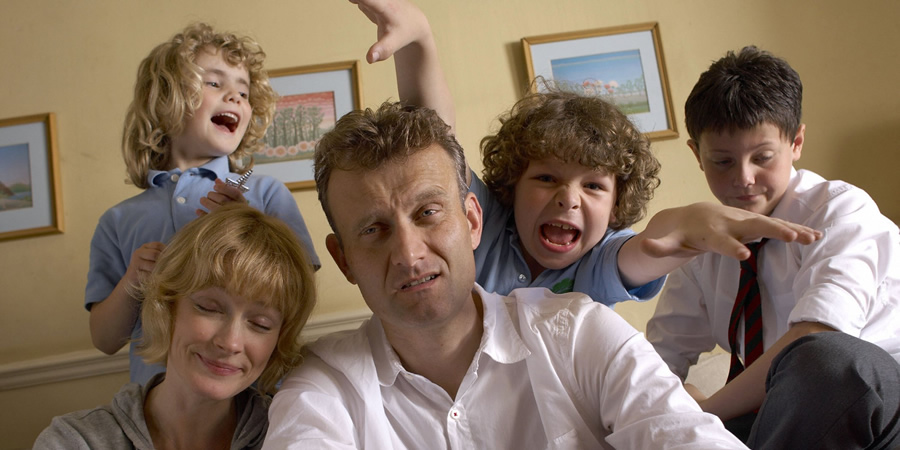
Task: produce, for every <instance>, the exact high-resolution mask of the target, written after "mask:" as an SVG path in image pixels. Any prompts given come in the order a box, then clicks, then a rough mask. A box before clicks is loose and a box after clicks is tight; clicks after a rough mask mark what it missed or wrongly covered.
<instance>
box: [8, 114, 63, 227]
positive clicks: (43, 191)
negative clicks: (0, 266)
mask: <svg viewBox="0 0 900 450" xmlns="http://www.w3.org/2000/svg"><path fill="white" fill-rule="evenodd" d="M59 173H60V168H59V154H58V151H57V146H56V116H55V115H54V114H53V113H46V114H35V115H31V116H24V117H15V118H10V119H2V120H0V241H3V240H9V239H18V238H24V237H32V236H40V235H46V234H56V233H62V232H63V230H64V227H63V204H62V193H61V187H60V186H61V185H60V176H59Z"/></svg>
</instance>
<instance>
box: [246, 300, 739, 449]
mask: <svg viewBox="0 0 900 450" xmlns="http://www.w3.org/2000/svg"><path fill="white" fill-rule="evenodd" d="M474 292H475V293H476V294H477V295H478V296H480V298H481V301H483V304H484V335H483V337H482V341H481V345H480V347H479V349H478V351H477V352H476V355H475V357H474V359H473V361H472V364H471V366H470V367H469V370H468V372H467V373H466V375H465V377H464V379H463V381H462V384H461V385H460V388H459V391H458V393H457V398H456V399H455V400H454V399H452V398H450V396H449V395H448V394H447V393H446V391H444V390H443V389H441V388H440V387H439V386H437V385H435V384H433V383H432V382H431V381H429V380H428V379H425V378H424V377H422V376H419V375H416V374H414V373H410V372H408V371H406V370H404V369H403V367H402V365H401V363H400V361H399V359H398V357H397V355H396V354H395V353H394V351H393V350H392V348H391V347H390V345H389V343H388V342H387V339H386V338H385V335H384V330H383V328H382V326H381V323H380V321H379V320H378V319H377V318H373V319H371V320H370V321H368V322H367V323H365V324H364V325H363V326H361V327H360V328H359V329H358V330H355V331H351V332H344V333H338V334H334V335H331V336H327V337H324V338H322V339H320V340H319V341H318V342H316V343H315V344H313V345H312V346H311V353H309V354H308V355H307V356H306V358H305V360H304V362H303V364H302V365H301V366H300V367H299V368H297V369H296V370H295V371H294V372H293V373H291V375H290V376H288V378H287V379H286V380H285V381H284V383H283V385H282V387H281V390H279V392H278V393H277V394H276V395H275V398H274V400H273V403H272V405H271V406H270V408H269V421H270V422H269V431H268V434H267V436H266V442H265V445H264V447H263V448H264V449H285V448H293V449H321V448H329V449H335V448H360V449H378V450H381V449H406V448H415V449H422V448H427V449H443V448H453V449H496V448H515V449H532V448H535V449H543V448H554V449H555V448H560V449H563V448H565V449H574V448H579V449H592V448H620V449H645V448H646V449H651V448H652V449H664V448H681V447H691V448H746V447H745V446H744V445H743V444H742V443H741V442H740V441H738V440H737V439H736V438H735V437H734V436H732V435H731V433H729V432H728V431H726V430H725V428H724V426H723V425H722V423H721V421H719V419H718V418H717V417H715V416H713V415H711V414H707V413H704V412H702V411H701V410H700V408H699V407H698V406H697V404H696V403H695V402H694V401H693V400H692V399H691V398H690V396H689V395H688V394H687V392H686V391H684V389H683V388H682V387H681V383H680V380H678V378H677V377H675V376H674V375H673V374H672V373H671V372H670V371H669V370H668V369H667V368H666V366H665V364H664V363H663V362H662V360H661V359H660V358H659V356H658V355H657V354H656V353H655V352H654V351H653V348H652V347H651V346H650V344H649V343H648V342H647V341H646V340H645V339H644V338H643V336H642V335H641V334H640V333H638V332H637V331H636V330H635V329H634V328H632V327H631V326H630V325H628V323H627V322H625V321H624V320H623V319H622V318H621V317H620V316H619V315H618V314H616V313H615V312H613V311H612V310H611V309H609V308H608V307H606V306H604V305H601V304H599V303H595V302H592V301H591V299H590V298H589V297H587V296H585V295H583V294H577V293H572V294H564V295H559V296H556V295H554V294H551V293H550V291H548V290H546V289H544V288H524V289H517V290H515V291H513V292H512V293H511V294H510V296H509V297H504V296H500V295H498V294H488V293H486V292H485V291H484V290H483V289H482V288H481V287H480V286H477V285H476V289H475V291H474ZM576 355H577V359H576Z"/></svg>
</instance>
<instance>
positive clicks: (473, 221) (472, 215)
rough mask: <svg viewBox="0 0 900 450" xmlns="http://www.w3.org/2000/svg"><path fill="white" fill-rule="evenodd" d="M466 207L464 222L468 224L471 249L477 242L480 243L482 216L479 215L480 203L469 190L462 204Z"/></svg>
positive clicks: (476, 245) (473, 248) (475, 246)
mask: <svg viewBox="0 0 900 450" xmlns="http://www.w3.org/2000/svg"><path fill="white" fill-rule="evenodd" d="M463 205H464V206H465V208H466V222H467V223H468V224H469V236H470V237H471V239H472V250H475V248H477V247H478V244H480V243H481V226H482V220H483V219H482V216H481V204H480V203H478V198H477V197H475V194H473V193H471V192H469V193H467V194H466V198H465V200H464V204H463Z"/></svg>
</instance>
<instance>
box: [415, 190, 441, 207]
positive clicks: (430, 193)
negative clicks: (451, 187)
mask: <svg viewBox="0 0 900 450" xmlns="http://www.w3.org/2000/svg"><path fill="white" fill-rule="evenodd" d="M448 197H449V194H448V193H447V190H446V189H444V188H442V187H440V186H432V187H430V188H428V189H425V190H424V191H422V192H419V193H418V194H417V195H416V196H415V201H416V203H417V204H419V205H421V204H424V203H429V202H432V201H434V200H444V199H446V198H448Z"/></svg>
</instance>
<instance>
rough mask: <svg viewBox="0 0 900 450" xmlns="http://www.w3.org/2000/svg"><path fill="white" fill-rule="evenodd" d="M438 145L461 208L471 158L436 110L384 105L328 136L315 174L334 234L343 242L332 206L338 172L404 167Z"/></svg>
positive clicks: (347, 119) (352, 117)
mask: <svg viewBox="0 0 900 450" xmlns="http://www.w3.org/2000/svg"><path fill="white" fill-rule="evenodd" d="M434 144H437V145H439V146H440V147H441V148H443V149H444V150H445V151H446V152H447V155H449V156H450V159H451V160H452V161H453V164H454V165H455V167H456V181H457V183H458V184H459V197H460V204H461V205H462V204H463V201H464V199H465V196H466V193H467V192H468V191H469V187H468V185H467V184H466V175H467V173H466V171H467V170H468V168H467V166H466V157H465V154H464V153H463V149H462V147H461V146H460V145H459V143H458V142H457V141H456V138H455V137H453V135H452V134H451V133H450V126H449V125H447V124H446V123H444V121H443V120H441V118H440V117H439V116H438V115H437V113H436V112H434V111H433V110H431V109H428V108H424V107H418V106H409V105H403V104H401V103H391V102H385V103H383V104H382V105H381V106H380V107H379V108H378V109H377V110H374V111H373V110H372V109H371V108H367V109H366V110H364V111H353V112H350V113H348V114H346V115H345V116H343V117H341V118H340V120H338V121H337V123H336V124H335V125H334V129H332V130H331V131H329V132H328V133H325V135H324V136H322V139H321V140H319V143H318V144H317V145H316V157H315V172H316V174H315V175H316V190H317V191H318V193H319V202H321V203H322V209H323V210H324V211H325V217H326V218H327V219H328V224H329V225H331V230H332V231H334V234H335V235H336V236H337V237H338V240H340V235H339V234H338V230H337V227H336V226H335V223H334V219H333V217H332V215H331V207H330V206H329V204H328V181H329V180H330V179H331V173H332V172H333V171H335V170H344V171H356V170H364V171H372V170H375V169H378V168H379V167H381V166H383V165H384V164H385V163H390V162H400V163H403V162H405V161H406V160H407V159H408V158H409V156H410V155H412V154H414V153H416V152H417V151H419V150H424V149H426V148H428V147H431V146H432V145H434Z"/></svg>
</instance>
